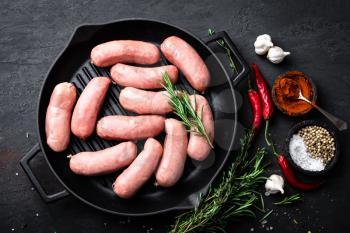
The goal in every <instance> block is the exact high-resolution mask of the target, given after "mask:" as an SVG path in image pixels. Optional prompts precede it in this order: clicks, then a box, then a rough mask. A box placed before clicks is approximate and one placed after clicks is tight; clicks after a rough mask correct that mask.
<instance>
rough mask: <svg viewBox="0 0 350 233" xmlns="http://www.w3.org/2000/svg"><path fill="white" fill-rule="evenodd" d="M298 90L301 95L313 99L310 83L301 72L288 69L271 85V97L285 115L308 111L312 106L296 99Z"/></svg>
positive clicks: (300, 113)
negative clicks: (288, 70)
mask: <svg viewBox="0 0 350 233" xmlns="http://www.w3.org/2000/svg"><path fill="white" fill-rule="evenodd" d="M299 90H301V93H302V94H303V96H304V97H305V98H307V99H309V100H311V101H312V100H313V97H314V93H313V88H312V84H311V83H310V81H309V79H308V78H307V77H306V75H305V74H304V73H303V72H300V71H290V72H287V73H285V74H283V75H280V76H279V77H278V78H277V79H276V80H275V82H274V85H273V87H272V97H273V100H274V102H275V104H276V105H277V107H278V108H279V109H280V110H281V111H282V112H284V113H285V114H287V115H290V116H297V115H302V114H305V113H307V112H309V111H310V110H311V109H312V106H311V105H310V104H308V103H306V102H305V101H303V100H298V99H297V98H298V96H299Z"/></svg>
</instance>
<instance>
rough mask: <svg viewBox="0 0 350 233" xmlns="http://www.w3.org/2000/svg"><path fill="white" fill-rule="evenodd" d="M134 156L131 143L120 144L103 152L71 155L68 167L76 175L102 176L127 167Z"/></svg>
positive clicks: (134, 151) (133, 146)
mask: <svg viewBox="0 0 350 233" xmlns="http://www.w3.org/2000/svg"><path fill="white" fill-rule="evenodd" d="M136 155H137V147H136V145H135V144H134V143H133V142H122V143H120V144H118V145H116V146H112V147H109V148H107V149H104V150H100V151H96V152H80V153H78V154H76V155H73V156H72V157H71V159H70V161H69V167H70V169H71V170H72V172H74V173H75V174H78V175H83V176H98V175H104V174H109V173H112V172H115V171H117V170H119V169H121V168H123V167H126V166H128V165H129V164H131V162H132V161H134V159H135V158H136Z"/></svg>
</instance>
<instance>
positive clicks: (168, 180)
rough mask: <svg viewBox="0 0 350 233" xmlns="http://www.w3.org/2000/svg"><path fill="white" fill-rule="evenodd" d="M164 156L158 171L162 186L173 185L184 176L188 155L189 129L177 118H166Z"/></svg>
mask: <svg viewBox="0 0 350 233" xmlns="http://www.w3.org/2000/svg"><path fill="white" fill-rule="evenodd" d="M165 132H166V136H165V141H164V152H163V157H162V159H161V161H160V164H159V167H158V169H157V172H156V180H157V183H158V184H159V185H160V186H163V187H170V186H173V185H174V184H175V183H176V182H177V181H178V180H179V179H180V178H181V176H182V173H183V170H184V167H185V162H186V157H187V153H186V150H187V131H186V128H185V126H184V125H183V124H182V123H181V122H180V121H178V120H176V119H167V120H165Z"/></svg>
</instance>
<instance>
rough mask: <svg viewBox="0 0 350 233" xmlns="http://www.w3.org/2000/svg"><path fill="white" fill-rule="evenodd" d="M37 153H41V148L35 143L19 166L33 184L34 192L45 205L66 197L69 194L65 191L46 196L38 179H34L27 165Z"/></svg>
mask: <svg viewBox="0 0 350 233" xmlns="http://www.w3.org/2000/svg"><path fill="white" fill-rule="evenodd" d="M39 152H41V148H40V145H39V143H37V144H35V146H33V148H32V149H31V150H30V151H29V152H28V153H27V154H26V155H25V156H24V157H23V158H22V159H21V161H20V164H21V166H22V168H23V170H24V171H25V173H26V174H27V176H28V178H29V179H30V181H31V182H32V183H33V185H34V186H35V188H36V190H37V191H38V192H39V194H40V196H41V197H42V199H43V200H44V201H45V202H46V203H49V202H52V201H55V200H58V199H61V198H64V197H66V196H68V195H69V193H68V192H67V190H63V191H60V192H58V193H54V194H47V193H46V191H45V190H44V188H43V187H42V186H41V184H40V183H39V181H38V179H37V178H36V177H35V175H34V173H33V171H32V169H31V167H30V165H29V163H30V161H31V160H32V159H33V158H34V157H35V156H36V155H37V154H39Z"/></svg>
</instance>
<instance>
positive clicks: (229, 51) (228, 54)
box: [208, 28, 238, 74]
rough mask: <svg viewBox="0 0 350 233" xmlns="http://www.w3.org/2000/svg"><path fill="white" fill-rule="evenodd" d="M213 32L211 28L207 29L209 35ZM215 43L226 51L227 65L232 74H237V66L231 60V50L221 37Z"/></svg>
mask: <svg viewBox="0 0 350 233" xmlns="http://www.w3.org/2000/svg"><path fill="white" fill-rule="evenodd" d="M214 34H215V30H214V29H211V28H209V29H208V35H209V36H212V35H214ZM216 43H217V44H218V45H219V46H220V47H221V48H223V49H224V50H225V52H226V55H227V57H228V60H229V66H230V68H231V70H232V72H233V73H234V74H238V71H237V67H236V64H235V62H234V61H233V58H232V54H231V50H230V49H229V48H228V47H227V45H226V43H225V41H224V40H223V39H220V40H217V41H216Z"/></svg>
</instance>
